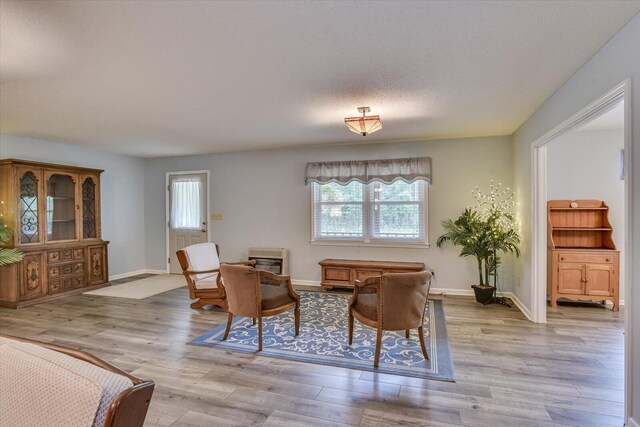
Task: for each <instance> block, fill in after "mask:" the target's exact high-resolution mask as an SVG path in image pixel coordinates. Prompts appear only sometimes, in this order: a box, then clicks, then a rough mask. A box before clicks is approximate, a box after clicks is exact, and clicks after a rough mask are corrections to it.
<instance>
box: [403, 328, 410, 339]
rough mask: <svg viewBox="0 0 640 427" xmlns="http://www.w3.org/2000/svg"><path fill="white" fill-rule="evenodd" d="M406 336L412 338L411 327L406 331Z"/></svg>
mask: <svg viewBox="0 0 640 427" xmlns="http://www.w3.org/2000/svg"><path fill="white" fill-rule="evenodd" d="M404 337H405V338H410V337H411V331H410V330H409V329H407V330H405V331H404Z"/></svg>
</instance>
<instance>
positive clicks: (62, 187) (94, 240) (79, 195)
mask: <svg viewBox="0 0 640 427" xmlns="http://www.w3.org/2000/svg"><path fill="white" fill-rule="evenodd" d="M101 173H102V171H101V170H97V169H88V168H82V167H75V166H62V165H55V164H49V163H38V162H30V161H24V160H15V159H6V160H0V214H1V215H2V216H3V218H4V219H5V220H6V223H7V225H9V226H10V227H12V228H13V241H11V242H9V244H8V245H7V246H8V247H11V248H17V249H19V250H20V251H22V252H23V253H24V259H23V260H22V261H21V262H19V263H17V264H12V265H6V266H0V306H4V307H11V308H19V307H23V306H26V305H31V304H36V303H39V302H42V301H46V300H50V299H53V298H59V297H62V296H65V295H69V294H74V293H80V292H84V291H86V290H88V289H94V288H99V287H102V286H106V285H107V284H108V277H109V276H108V263H107V244H108V243H109V242H107V241H104V240H102V238H101V225H100V174H101Z"/></svg>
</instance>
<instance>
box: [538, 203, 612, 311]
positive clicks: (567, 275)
mask: <svg viewBox="0 0 640 427" xmlns="http://www.w3.org/2000/svg"><path fill="white" fill-rule="evenodd" d="M547 210H548V221H549V224H548V233H547V293H548V296H549V298H550V300H551V301H550V302H551V307H556V306H557V301H558V299H559V298H566V299H569V300H572V301H580V300H583V301H584V300H586V301H596V302H604V301H607V300H609V301H611V302H613V311H618V309H619V272H620V252H619V251H617V250H616V245H615V244H614V243H613V240H612V238H611V234H612V232H613V229H612V227H611V224H610V223H609V207H608V206H607V204H606V203H605V202H603V201H600V200H550V201H549V202H547Z"/></svg>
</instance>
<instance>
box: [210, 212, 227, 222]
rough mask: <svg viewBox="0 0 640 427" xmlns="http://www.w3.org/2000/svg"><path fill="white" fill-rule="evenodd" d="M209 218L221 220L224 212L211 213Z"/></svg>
mask: <svg viewBox="0 0 640 427" xmlns="http://www.w3.org/2000/svg"><path fill="white" fill-rule="evenodd" d="M211 219H212V220H214V221H220V220H223V219H224V214H221V213H214V214H211Z"/></svg>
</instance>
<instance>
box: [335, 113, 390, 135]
mask: <svg viewBox="0 0 640 427" xmlns="http://www.w3.org/2000/svg"><path fill="white" fill-rule="evenodd" d="M344 122H345V123H346V124H347V127H348V128H349V130H350V131H351V132H355V133H359V134H361V135H362V136H367V135H368V134H370V133H374V132H377V131H379V130H380V129H382V122H381V121H380V116H365V117H347V118H346V119H344Z"/></svg>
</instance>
